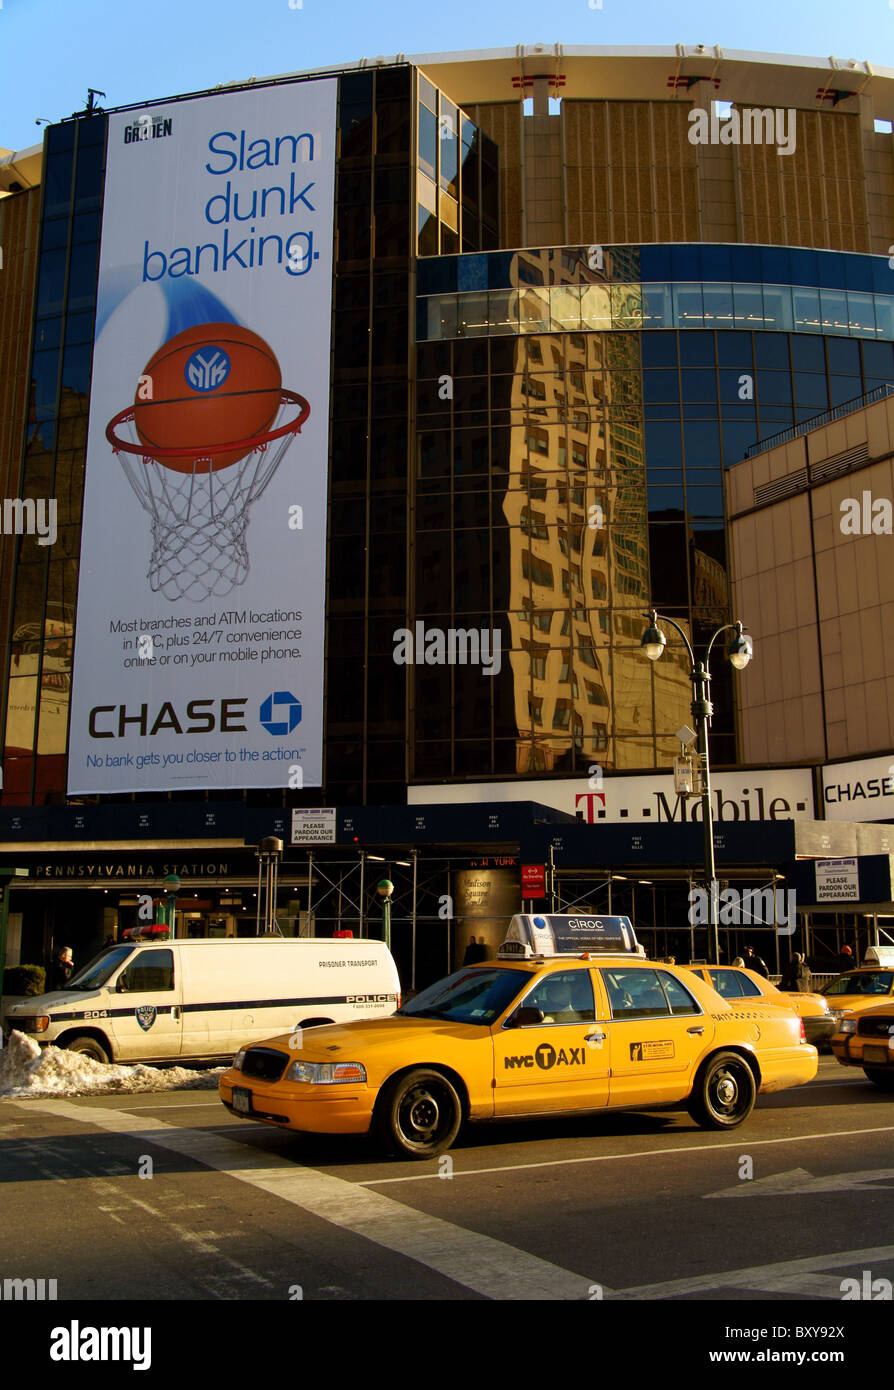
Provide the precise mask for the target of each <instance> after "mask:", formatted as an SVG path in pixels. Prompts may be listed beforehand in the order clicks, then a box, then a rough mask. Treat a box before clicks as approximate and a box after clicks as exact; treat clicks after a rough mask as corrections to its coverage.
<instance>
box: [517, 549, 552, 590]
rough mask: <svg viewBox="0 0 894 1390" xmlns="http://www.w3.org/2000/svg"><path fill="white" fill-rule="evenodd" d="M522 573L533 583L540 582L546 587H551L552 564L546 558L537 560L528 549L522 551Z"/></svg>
mask: <svg viewBox="0 0 894 1390" xmlns="http://www.w3.org/2000/svg"><path fill="white" fill-rule="evenodd" d="M522 574H523V575H524V577H525V579H530V580H531V582H532V583H534V584H542V585H543V586H544V588H546V589H551V588H552V587H553V567H552V565H550V564H549V563H548V562H547V561H546V560H538V559H537V557H536V555H532V554H531V553H530V551H528V550H524V551H522Z"/></svg>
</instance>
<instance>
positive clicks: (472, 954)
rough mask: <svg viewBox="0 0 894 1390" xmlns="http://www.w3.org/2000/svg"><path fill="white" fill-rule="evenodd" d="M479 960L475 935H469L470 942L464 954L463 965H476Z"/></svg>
mask: <svg viewBox="0 0 894 1390" xmlns="http://www.w3.org/2000/svg"><path fill="white" fill-rule="evenodd" d="M476 960H478V943H477V941H476V940H475V938H474V936H470V937H469V944H468V946H467V947H466V950H465V954H464V956H463V965H474V964H475V962H476Z"/></svg>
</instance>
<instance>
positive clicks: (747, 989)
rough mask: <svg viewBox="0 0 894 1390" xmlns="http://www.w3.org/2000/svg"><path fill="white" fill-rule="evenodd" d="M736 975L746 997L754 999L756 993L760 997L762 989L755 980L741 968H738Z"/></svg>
mask: <svg viewBox="0 0 894 1390" xmlns="http://www.w3.org/2000/svg"><path fill="white" fill-rule="evenodd" d="M735 975H736V979H737V980H738V982H739V988H740V989H741V991H742V993H743V995H744V996H745V998H746V999H753V998H754V996H755V995H757V996H758V998H759V997H760V994H761V990H760V988H759V986H758V985H756V984H755V983H754V981H753V980H751V979H749V977H748V976H747V975H743V974H742V972H741V971H740V970H737V971H736V972H735Z"/></svg>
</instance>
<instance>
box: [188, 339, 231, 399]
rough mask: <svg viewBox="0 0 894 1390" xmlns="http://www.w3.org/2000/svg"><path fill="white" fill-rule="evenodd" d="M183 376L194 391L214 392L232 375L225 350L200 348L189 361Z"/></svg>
mask: <svg viewBox="0 0 894 1390" xmlns="http://www.w3.org/2000/svg"><path fill="white" fill-rule="evenodd" d="M183 374H184V376H185V377H186V380H187V382H188V384H189V385H190V386H191V387H192V389H193V390H194V391H213V390H214V389H215V388H216V387H218V386H220V385H221V384H222V383H223V382H225V381H226V379H227V377H228V376H229V375H230V359H229V357H228V356H227V354H226V353H225V352H224V350H223V348H220V347H202V348H198V349H197V350H196V351H195V352H194V353H193V354H192V356H191V357H190V358H189V359H188V361H187V363H186V368H185V370H184V373H183Z"/></svg>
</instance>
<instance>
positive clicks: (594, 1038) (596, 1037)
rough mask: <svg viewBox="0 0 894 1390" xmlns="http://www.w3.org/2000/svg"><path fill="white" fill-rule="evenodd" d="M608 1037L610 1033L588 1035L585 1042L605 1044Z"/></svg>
mask: <svg viewBox="0 0 894 1390" xmlns="http://www.w3.org/2000/svg"><path fill="white" fill-rule="evenodd" d="M607 1037H608V1033H588V1034H587V1035H586V1037H585V1038H584V1042H605V1040H606V1038H607Z"/></svg>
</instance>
